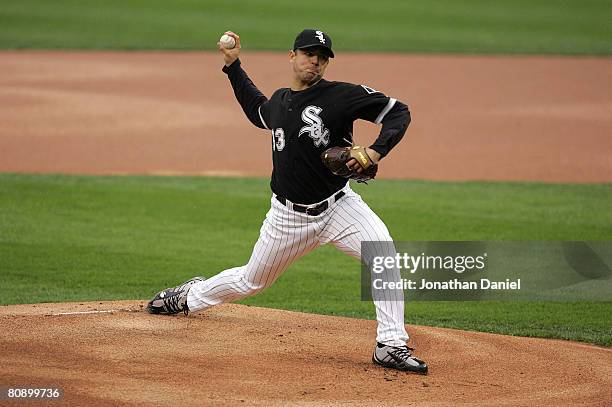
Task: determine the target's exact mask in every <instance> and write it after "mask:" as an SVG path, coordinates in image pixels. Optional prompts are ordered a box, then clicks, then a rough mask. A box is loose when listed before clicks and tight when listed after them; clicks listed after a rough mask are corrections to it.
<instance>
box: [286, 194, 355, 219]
mask: <svg viewBox="0 0 612 407" xmlns="http://www.w3.org/2000/svg"><path fill="white" fill-rule="evenodd" d="M343 196H344V191H340V192H338V193H337V194H336V195H334V202H335V201H337V200H338V199H340V198H342V197H343ZM276 199H277V200H278V202H280V203H282V204H283V205H285V206H287V199H286V198H283V197H282V196H278V195H276ZM328 201H329V199H328V200H325V201H323V202H321V203H320V204H318V205H317V206H304V205H298V204H293V210H294V211H296V212H301V213H305V214H306V215H310V216H318V215H320V214H321V213H323V211H325V210H326V209H327V208H329V203H328Z"/></svg>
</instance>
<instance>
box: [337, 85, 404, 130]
mask: <svg viewBox="0 0 612 407" xmlns="http://www.w3.org/2000/svg"><path fill="white" fill-rule="evenodd" d="M345 99H346V100H345V101H344V102H345V104H346V106H347V107H348V114H349V117H350V119H351V120H357V119H363V120H367V121H369V122H372V123H376V124H380V123H382V121H383V119H384V118H385V116H386V115H387V113H389V111H390V110H391V109H392V108H393V106H394V105H395V103H396V102H397V101H396V100H395V99H393V98H390V97H388V96H386V95H385V94H384V93H382V92H379V91H377V90H375V89H372V88H370V87H368V86H365V85H352V86H351V87H350V88H349V90H348V92H347V94H346V97H345Z"/></svg>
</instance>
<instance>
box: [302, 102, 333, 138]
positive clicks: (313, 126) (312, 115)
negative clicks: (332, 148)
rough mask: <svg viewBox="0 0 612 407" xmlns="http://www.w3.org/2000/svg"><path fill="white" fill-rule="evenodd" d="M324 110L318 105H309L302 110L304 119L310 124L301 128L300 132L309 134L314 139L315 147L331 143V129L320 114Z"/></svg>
mask: <svg viewBox="0 0 612 407" xmlns="http://www.w3.org/2000/svg"><path fill="white" fill-rule="evenodd" d="M322 111H323V109H322V108H320V107H318V106H308V107H306V108H305V109H304V110H303V111H302V120H303V121H304V123H306V124H308V126H304V127H302V128H301V129H300V134H299V136H301V135H302V134H308V136H309V137H310V138H312V139H313V141H314V145H315V147H320V146H327V145H328V144H329V129H326V128H325V126H324V125H323V120H322V119H321V117H319V114H320V113H321V112H322ZM299 136H298V137H299Z"/></svg>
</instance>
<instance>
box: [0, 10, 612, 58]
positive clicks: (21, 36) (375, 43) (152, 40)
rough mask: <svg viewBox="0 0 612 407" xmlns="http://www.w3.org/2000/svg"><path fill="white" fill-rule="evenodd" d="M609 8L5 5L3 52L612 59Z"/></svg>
mask: <svg viewBox="0 0 612 407" xmlns="http://www.w3.org/2000/svg"><path fill="white" fill-rule="evenodd" d="M610 21H612V2H610V1H606V0H565V1H559V0H538V1H531V0H500V1H489V0H464V1H456V0H437V1H417V0H411V1H397V0H379V1H375V2H372V1H369V0H351V1H348V0H342V1H323V0H311V1H307V2H301V3H300V2H291V1H281V0H258V1H246V0H237V1H233V2H232V3H231V4H228V3H223V2H219V1H210V0H209V1H197V0H174V1H166V0H121V1H119V0H105V1H101V0H82V1H79V0H54V1H49V0H5V1H3V2H2V5H1V6H0V26H1V27H2V29H1V30H0V48H9V49H18V48H71V49H99V48H105V49H175V50H179V49H180V50H182V49H214V48H215V47H216V45H215V44H216V41H217V40H218V38H219V36H220V35H221V34H222V33H223V32H224V31H225V30H228V29H231V30H233V31H235V32H237V33H239V34H241V35H242V37H243V39H244V46H245V48H250V49H261V50H264V49H266V50H287V49H288V48H289V47H290V46H291V44H292V42H293V38H294V37H295V35H296V34H297V32H298V31H299V30H300V29H302V28H305V27H317V28H322V29H324V30H326V31H328V32H329V33H330V35H331V36H332V38H333V39H334V46H335V48H337V49H338V50H339V51H340V53H341V52H343V51H397V52H461V53H531V54H596V55H610V54H611V53H612V24H610Z"/></svg>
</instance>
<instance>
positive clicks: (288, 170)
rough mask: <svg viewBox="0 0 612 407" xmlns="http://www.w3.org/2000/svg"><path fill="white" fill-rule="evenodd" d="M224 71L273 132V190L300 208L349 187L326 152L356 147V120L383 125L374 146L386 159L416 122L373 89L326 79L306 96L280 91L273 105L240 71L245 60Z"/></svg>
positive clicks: (253, 115) (256, 118) (260, 123)
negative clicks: (329, 166)
mask: <svg viewBox="0 0 612 407" xmlns="http://www.w3.org/2000/svg"><path fill="white" fill-rule="evenodd" d="M223 71H224V72H226V73H227V74H228V76H229V79H230V81H231V84H232V87H233V89H234V93H235V95H236V98H237V99H238V102H239V103H240V105H241V106H242V109H243V110H244V112H245V114H246V115H247V117H248V118H249V120H250V121H251V122H252V123H253V124H254V125H255V126H257V127H260V128H265V129H268V130H270V131H271V134H272V161H273V170H272V179H271V182H270V186H271V188H272V191H273V192H274V193H275V194H277V195H280V196H282V197H285V198H287V199H289V200H290V201H292V202H295V203H302V204H312V203H315V202H320V201H322V200H324V199H326V198H327V197H329V196H331V195H333V194H334V193H335V192H337V191H338V190H340V189H342V188H343V187H344V186H345V185H346V183H347V179H346V178H343V177H340V176H337V175H334V174H332V173H331V172H330V171H329V169H327V168H326V167H325V165H324V164H323V162H322V161H321V153H322V152H323V151H325V150H326V149H328V148H330V147H334V146H350V145H351V144H352V143H353V122H354V121H355V120H357V119H364V120H368V121H370V122H373V123H377V124H380V123H382V125H383V128H382V130H381V133H380V135H379V136H378V138H377V139H376V141H375V142H374V144H372V145H371V146H370V148H372V149H374V150H376V151H377V152H379V153H380V154H381V155H382V156H385V155H387V154H388V152H389V151H390V150H391V148H393V147H394V146H395V145H396V144H397V143H398V142H399V141H400V140H401V138H402V137H403V135H404V133H405V132H406V128H407V127H408V124H409V123H410V113H409V112H408V108H407V107H406V105H404V104H403V103H401V102H399V101H397V100H395V99H393V98H389V97H387V96H385V95H384V94H383V93H381V92H378V91H376V90H374V89H372V88H369V87H367V86H363V85H354V84H350V83H345V82H331V81H326V80H324V79H321V80H320V81H319V82H317V83H316V84H315V85H313V86H311V87H309V88H307V89H305V90H302V91H292V90H291V89H289V88H282V89H279V90H277V91H276V92H274V94H273V95H272V97H271V98H270V99H269V100H268V99H267V98H266V97H265V96H264V95H263V94H262V93H261V92H260V91H259V90H258V89H257V87H256V86H255V85H254V84H253V82H252V81H251V80H250V79H249V77H248V76H247V74H246V72H244V70H243V69H242V68H241V67H240V60H236V61H235V62H234V63H233V64H232V65H230V66H229V67H224V68H223Z"/></svg>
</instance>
